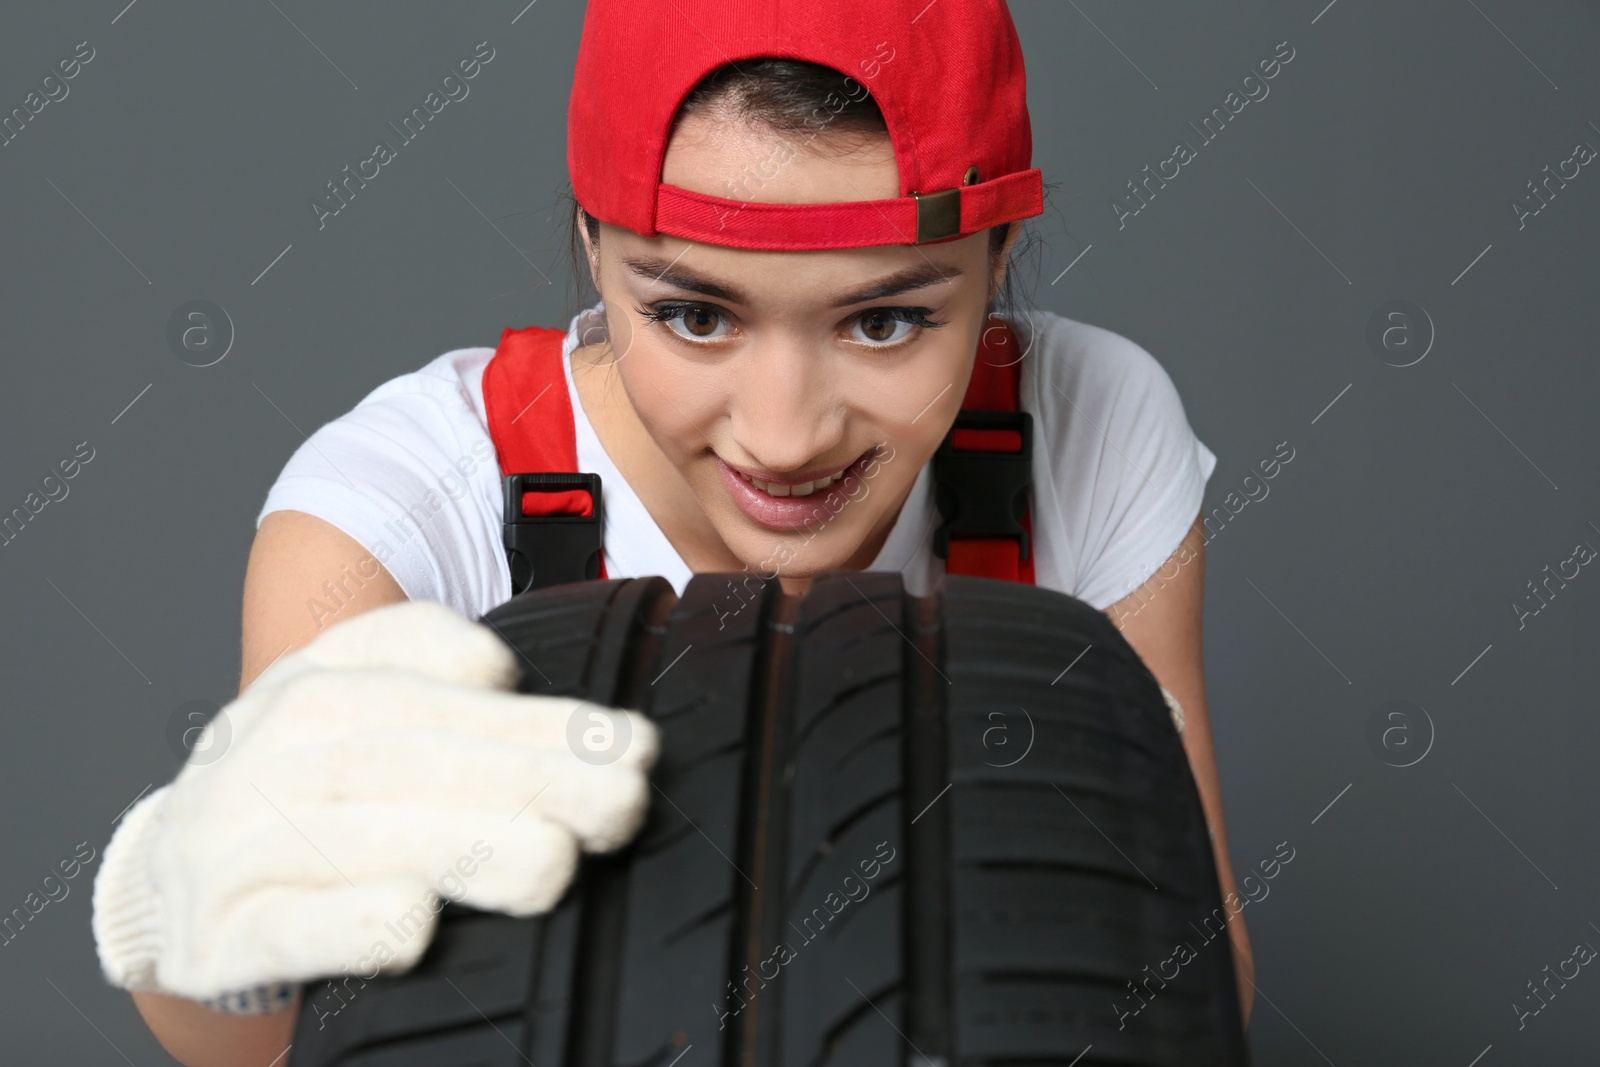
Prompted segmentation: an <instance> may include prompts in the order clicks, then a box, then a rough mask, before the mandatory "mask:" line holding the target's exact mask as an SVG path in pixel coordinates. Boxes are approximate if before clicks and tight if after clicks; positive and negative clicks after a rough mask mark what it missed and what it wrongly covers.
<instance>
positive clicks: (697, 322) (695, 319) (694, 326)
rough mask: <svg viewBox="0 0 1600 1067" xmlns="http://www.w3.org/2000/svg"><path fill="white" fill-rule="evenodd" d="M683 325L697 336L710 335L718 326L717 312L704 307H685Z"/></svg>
mask: <svg viewBox="0 0 1600 1067" xmlns="http://www.w3.org/2000/svg"><path fill="white" fill-rule="evenodd" d="M683 325H684V326H685V327H686V328H687V329H688V330H689V332H690V333H692V334H694V335H695V336H696V337H710V336H711V333H712V331H713V330H715V329H716V328H717V313H716V312H715V311H712V310H711V309H710V308H704V307H692V308H685V309H684V311H683Z"/></svg>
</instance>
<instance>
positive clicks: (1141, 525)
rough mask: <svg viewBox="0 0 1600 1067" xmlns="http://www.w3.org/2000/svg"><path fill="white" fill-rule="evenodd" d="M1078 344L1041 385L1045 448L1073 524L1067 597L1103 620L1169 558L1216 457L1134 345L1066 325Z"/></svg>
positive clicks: (1163, 377) (1160, 373)
mask: <svg viewBox="0 0 1600 1067" xmlns="http://www.w3.org/2000/svg"><path fill="white" fill-rule="evenodd" d="M1076 325H1077V326H1078V329H1079V331H1080V337H1079V342H1078V343H1076V344H1074V345H1072V346H1070V351H1069V353H1068V358H1066V359H1064V360H1061V361H1059V362H1058V364H1057V366H1056V368H1055V370H1054V373H1047V374H1046V375H1045V377H1046V379H1047V380H1046V382H1044V383H1043V387H1044V389H1045V390H1047V391H1048V393H1050V394H1053V397H1052V399H1053V400H1054V404H1053V405H1052V407H1053V410H1052V411H1051V413H1050V419H1049V422H1050V423H1051V424H1052V425H1050V426H1049V427H1048V430H1047V439H1046V441H1045V447H1047V448H1048V449H1050V452H1051V456H1050V460H1051V466H1052V474H1053V478H1054V479H1055V485H1054V487H1053V488H1054V490H1055V492H1056V494H1057V497H1058V499H1059V500H1060V501H1062V502H1063V505H1064V507H1063V510H1065V511H1069V512H1071V513H1072V514H1073V519H1074V521H1072V522H1071V524H1070V525H1071V527H1072V528H1073V529H1072V531H1071V533H1073V534H1075V535H1076V539H1077V545H1076V552H1075V556H1076V563H1077V577H1076V589H1075V591H1074V594H1073V595H1075V596H1077V597H1078V598H1079V599H1080V600H1083V601H1084V602H1086V603H1088V604H1090V605H1091V606H1093V607H1095V608H1099V609H1102V610H1104V609H1105V608H1107V607H1109V606H1111V605H1112V604H1115V603H1116V602H1117V601H1119V600H1121V599H1122V598H1123V597H1125V596H1127V595H1128V594H1129V593H1131V592H1133V591H1134V590H1135V589H1137V588H1138V587H1139V586H1140V585H1142V584H1144V582H1145V581H1146V580H1147V579H1148V578H1149V577H1150V576H1151V575H1152V574H1154V573H1155V572H1156V571H1157V570H1159V569H1160V567H1161V565H1162V564H1163V563H1164V562H1165V561H1166V560H1167V559H1168V557H1170V556H1171V555H1172V554H1173V553H1174V552H1175V551H1177V548H1178V545H1179V544H1180V543H1181V542H1182V541H1183V538H1184V535H1185V533H1186V532H1187V531H1188V529H1189V526H1190V525H1191V524H1192V523H1193V522H1194V520H1195V516H1196V515H1197V514H1198V513H1199V511H1200V504H1201V502H1202V500H1203V498H1204V495H1205V486H1206V481H1207V480H1208V479H1209V478H1210V477H1211V472H1212V471H1213V470H1214V469H1215V468H1216V464H1217V457H1216V456H1215V455H1214V454H1213V453H1212V452H1211V450H1210V449H1209V448H1207V447H1206V446H1205V445H1204V444H1203V443H1202V442H1201V441H1200V439H1199V438H1198V437H1196V436H1195V433H1194V431H1193V430H1192V429H1191V428H1190V426H1189V420H1188V417H1187V416H1186V414H1185V413H1184V408H1183V401H1182V399H1181V398H1180V397H1179V396H1178V390H1177V387H1176V386H1175V385H1173V382H1172V379H1171V377H1170V376H1169V375H1168V374H1167V372H1166V369H1165V368H1163V367H1162V366H1161V364H1160V363H1159V362H1158V361H1157V360H1156V358H1155V357H1154V356H1152V355H1151V354H1150V353H1149V352H1147V351H1146V350H1145V349H1144V348H1142V347H1141V346H1139V345H1138V344H1137V343H1135V342H1134V341H1131V340H1129V339H1128V338H1126V337H1123V336H1121V335H1120V334H1116V333H1113V332H1111V331H1109V330H1105V329H1101V328H1099V327H1095V326H1089V325H1087V324H1082V323H1079V324H1076Z"/></svg>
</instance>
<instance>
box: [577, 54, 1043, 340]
mask: <svg viewBox="0 0 1600 1067" xmlns="http://www.w3.org/2000/svg"><path fill="white" fill-rule="evenodd" d="M709 111H722V112H731V113H732V114H734V115H736V116H737V117H738V118H740V119H742V120H744V121H745V122H748V123H753V124H758V125H763V126H767V127H769V128H771V129H772V130H773V131H775V132H776V133H778V134H781V135H783V136H787V137H791V138H794V139H797V140H799V139H802V138H803V139H804V140H805V142H806V144H807V146H808V147H810V146H818V150H826V148H827V147H828V146H829V145H832V146H836V147H838V148H840V149H842V148H844V147H845V146H846V145H848V144H849V141H848V138H850V137H852V136H853V137H855V138H856V142H855V143H856V144H859V143H861V142H862V141H865V140H870V139H873V138H876V137H882V136H887V135H888V133H889V126H888V123H886V122H885V121H884V118H883V112H882V111H881V110H880V109H879V108H878V104H877V101H875V100H873V99H872V95H871V94H870V93H869V92H867V90H866V88H865V86H863V85H862V84H861V83H860V82H858V81H856V80H855V79H854V78H848V77H845V76H844V75H842V74H840V73H839V72H838V71H836V70H834V69H833V68H831V67H825V66H823V65H821V64H820V63H807V62H804V61H802V60H796V59H778V58H759V59H750V60H745V61H743V62H742V63H728V64H724V65H723V66H720V67H718V68H717V69H715V70H713V71H712V72H711V73H710V74H708V75H706V76H705V77H704V78H702V79H701V80H700V81H699V82H698V83H697V84H696V85H695V87H694V88H693V89H692V90H691V91H690V92H689V95H688V96H686V97H685V98H684V101H683V103H682V104H681V105H679V108H678V114H677V116H676V117H675V118H674V119H673V129H674V130H676V129H677V126H678V124H679V123H681V122H682V121H683V119H684V117H685V116H687V115H694V114H700V113H704V112H709ZM819 114H822V115H824V116H826V117H825V118H824V119H823V120H821V121H818V120H817V119H816V118H815V117H814V116H816V115H819ZM824 132H826V133H827V134H828V137H827V138H819V137H818V136H817V135H818V134H821V133H824ZM669 136H670V134H669ZM565 199H567V200H569V201H571V210H570V211H569V212H568V219H569V220H570V222H569V235H568V244H569V251H570V253H571V256H572V277H573V280H574V282H575V283H576V284H577V285H578V287H579V291H580V294H581V292H582V291H583V289H584V285H585V280H586V279H588V277H589V272H588V269H587V263H586V262H585V257H584V252H583V242H582V241H581V240H580V239H579V237H578V225H579V219H581V220H582V225H583V226H584V227H585V228H586V229H587V230H588V231H589V240H590V241H591V242H596V243H597V242H599V240H600V220H598V219H596V218H594V217H593V216H591V215H590V214H589V213H588V212H586V211H584V210H583V207H582V206H581V205H579V204H578V202H577V200H576V199H575V198H574V197H573V196H572V193H571V187H570V186H569V187H568V189H567V193H566V196H565ZM1022 225H1023V224H1022V222H1021V221H1018V222H1014V223H1003V224H1001V225H999V226H993V227H991V228H990V230H989V255H990V258H991V260H992V259H993V257H994V256H996V255H998V254H999V252H1000V249H1001V247H1002V246H1004V244H1005V241H1006V236H1007V234H1008V233H1009V232H1010V230H1011V227H1012V226H1022ZM1024 232H1026V228H1025V227H1024ZM1018 244H1019V245H1022V244H1023V242H1022V240H1021V239H1020V238H1019V240H1018ZM1018 255H1019V253H1018V249H1017V246H1013V254H1012V258H1013V261H1015V259H1016V258H1018ZM1015 273H1016V272H1015V270H1014V269H1007V271H1006V277H1005V281H1004V282H1003V283H1002V284H1001V287H1000V292H999V293H998V294H997V295H996V298H995V299H994V300H991V301H990V302H989V308H988V310H989V311H990V312H991V313H994V312H996V311H998V310H1000V309H1002V308H1009V307H1013V306H1015V295H1016V294H1015V286H1014V283H1013V278H1014V275H1015ZM579 299H580V300H581V299H582V298H581V295H580V297H579Z"/></svg>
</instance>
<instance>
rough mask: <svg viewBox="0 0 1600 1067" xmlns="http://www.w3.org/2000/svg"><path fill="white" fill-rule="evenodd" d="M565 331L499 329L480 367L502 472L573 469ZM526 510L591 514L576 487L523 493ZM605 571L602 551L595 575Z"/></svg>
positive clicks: (586, 498)
mask: <svg viewBox="0 0 1600 1067" xmlns="http://www.w3.org/2000/svg"><path fill="white" fill-rule="evenodd" d="M565 339H566V331H565V330H558V329H552V328H549V327H544V326H529V327H527V328H526V329H521V330H513V329H511V328H510V327H507V328H506V329H505V331H504V332H502V333H501V334H500V344H499V346H498V347H497V348H496V349H495V353H494V358H492V359H490V360H489V363H488V365H487V366H485V367H484V368H483V406H484V412H485V414H486V415H487V416H488V420H489V437H490V439H491V440H493V442H494V450H495V455H496V456H497V457H498V459H499V462H500V473H501V475H502V476H504V475H507V474H512V473H515V472H519V471H549V472H553V473H577V470H578V432H577V426H576V424H575V423H574V422H573V418H572V401H571V399H570V398H569V397H568V396H567V376H566V370H565V368H563V367H562V365H561V346H562V342H563V341H564V340H565ZM522 511H523V514H525V515H592V514H594V502H593V500H591V499H590V497H589V494H588V493H586V492H584V491H583V490H581V489H571V490H566V491H562V492H549V493H523V494H522ZM605 576H606V562H605V555H604V554H603V553H602V554H601V557H600V577H601V578H604V577H605Z"/></svg>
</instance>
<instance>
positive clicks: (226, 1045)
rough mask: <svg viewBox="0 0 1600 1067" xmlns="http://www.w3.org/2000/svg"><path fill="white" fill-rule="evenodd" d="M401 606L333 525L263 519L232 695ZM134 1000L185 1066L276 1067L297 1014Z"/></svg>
mask: <svg viewBox="0 0 1600 1067" xmlns="http://www.w3.org/2000/svg"><path fill="white" fill-rule="evenodd" d="M352 576H355V577H352ZM369 576H370V577H369ZM324 582H329V583H332V591H331V592H330V590H329V588H326V587H324V585H323V583H324ZM404 599H406V595H405V593H404V592H403V591H402V590H401V589H400V586H399V584H398V583H396V582H395V580H394V578H393V577H392V576H391V575H390V574H389V572H388V571H387V570H386V569H385V568H384V567H383V566H382V564H380V563H378V561H377V560H375V559H373V558H372V555H371V554H370V553H369V552H367V551H366V549H364V548H362V547H361V545H360V544H358V543H357V542H356V541H355V540H353V539H352V538H350V537H349V536H348V535H346V534H345V533H344V532H343V531H341V530H340V529H338V528H337V527H336V526H333V525H331V524H330V523H327V522H325V521H323V520H322V519H319V518H317V517H315V516H313V515H308V514H306V513H304V512H299V511H274V512H272V513H271V514H269V515H267V517H266V518H264V519H262V520H261V528H260V529H259V530H258V531H257V532H256V538H255V542H254V543H253V544H252V545H251V548H250V561H249V563H248V565H247V566H246V569H245V578H244V619H243V627H244V628H243V657H242V666H241V669H240V678H239V691H240V692H241V693H242V692H244V690H245V689H246V688H247V687H248V686H249V685H250V683H251V682H253V681H255V678H256V676H257V675H258V674H260V673H261V672H262V671H264V670H265V669H266V668H267V667H268V665H270V664H271V663H272V662H273V661H274V660H276V659H277V658H278V657H279V656H281V655H283V654H284V653H286V652H288V651H290V650H291V649H295V648H299V647H300V646H301V645H304V644H305V643H307V642H308V641H310V640H311V639H312V638H313V637H316V636H317V634H319V633H321V632H322V630H323V629H325V628H327V627H328V626H331V625H332V624H333V623H335V622H338V621H342V620H344V619H347V618H350V617H351V616H354V615H357V614H360V613H361V612H363V611H370V610H371V609H372V608H376V607H380V606H382V605H384V604H392V603H395V602H397V601H401V600H404ZM223 758H224V759H226V758H227V756H226V755H224V756H223ZM133 1000H134V1004H135V1005H136V1006H137V1007H138V1009H139V1014H140V1015H142V1016H144V1021H145V1025H147V1026H149V1027H150V1032H151V1033H152V1034H154V1035H155V1037H156V1040H157V1041H159V1042H161V1046H162V1047H163V1048H165V1049H166V1050H167V1051H168V1052H169V1053H171V1055H172V1056H173V1058H174V1059H176V1060H177V1061H178V1062H179V1063H182V1064H184V1065H185V1067H282V1064H283V1060H284V1053H285V1052H286V1051H287V1050H288V1047H289V1042H290V1039H291V1038H292V1036H293V1033H294V1022H295V1017H296V1015H297V1013H298V1009H299V1002H298V1001H296V1002H295V1004H293V1005H291V1006H290V1007H288V1008H285V1009H284V1010H282V1011H278V1012H274V1013H272V1014H271V1015H229V1014H224V1013H222V1012H216V1011H212V1010H211V1009H210V1008H207V1007H205V1006H204V1005H201V1004H198V1003H196V1002H194V1001H192V1000H185V999H183V998H182V997H172V996H166V995H164V994H161V993H135V994H133Z"/></svg>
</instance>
